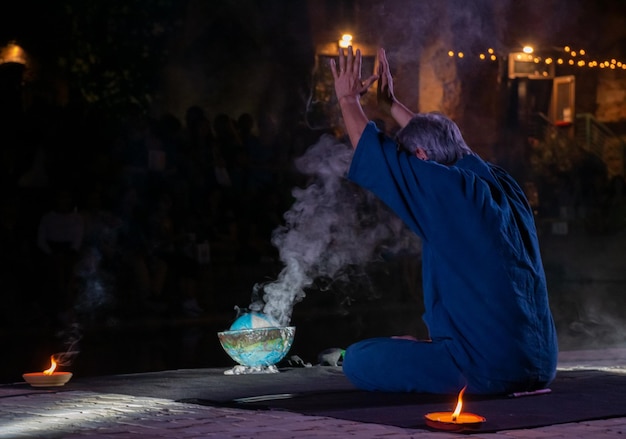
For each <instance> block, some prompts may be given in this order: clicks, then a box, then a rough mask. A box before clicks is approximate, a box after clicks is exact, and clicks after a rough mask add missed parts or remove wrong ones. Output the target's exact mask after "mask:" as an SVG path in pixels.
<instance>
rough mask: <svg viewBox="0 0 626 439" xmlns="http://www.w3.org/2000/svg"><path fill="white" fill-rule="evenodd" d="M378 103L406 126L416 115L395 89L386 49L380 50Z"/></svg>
mask: <svg viewBox="0 0 626 439" xmlns="http://www.w3.org/2000/svg"><path fill="white" fill-rule="evenodd" d="M377 97H378V105H379V106H382V107H385V108H386V110H387V111H388V112H389V113H390V114H391V117H393V119H394V120H395V121H396V122H397V123H398V125H400V127H401V128H404V127H405V126H406V124H408V123H409V121H410V120H411V119H412V118H413V116H415V113H413V112H412V111H411V110H409V109H408V108H407V107H406V106H404V104H402V103H401V102H400V101H399V100H398V99H397V98H396V95H395V94H394V91H393V77H392V76H391V70H390V69H389V62H388V61H387V55H386V53H385V49H382V48H381V49H379V50H378V90H377Z"/></svg>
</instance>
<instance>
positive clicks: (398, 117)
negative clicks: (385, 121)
mask: <svg viewBox="0 0 626 439" xmlns="http://www.w3.org/2000/svg"><path fill="white" fill-rule="evenodd" d="M390 112H391V117H393V120H395V121H396V123H397V124H398V125H400V127H401V128H404V127H405V126H406V125H407V124H408V123H409V121H410V120H411V119H412V118H413V116H415V113H413V112H412V111H411V110H409V109H408V108H407V107H406V106H404V105H403V104H402V103H400V102H399V101H397V100H395V101H394V102H393V103H392V104H391V109H390Z"/></svg>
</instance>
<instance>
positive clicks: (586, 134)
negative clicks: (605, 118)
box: [575, 113, 626, 175]
mask: <svg viewBox="0 0 626 439" xmlns="http://www.w3.org/2000/svg"><path fill="white" fill-rule="evenodd" d="M575 133H576V134H575V136H576V141H577V142H578V143H579V144H580V145H582V146H583V147H584V148H585V149H587V150H588V151H590V152H592V153H594V154H596V155H598V156H600V157H602V156H603V154H604V146H605V145H606V144H607V143H608V142H618V145H619V147H620V148H619V149H620V154H621V161H622V164H623V169H622V175H624V174H626V163H625V162H624V157H625V156H626V143H625V142H624V141H623V140H622V138H621V137H619V136H618V135H616V134H615V133H614V132H613V131H612V130H611V129H610V128H609V127H607V126H606V125H605V124H603V123H602V122H600V121H598V120H597V119H596V118H595V117H594V116H593V115H592V114H589V113H580V114H577V115H576V128H575Z"/></svg>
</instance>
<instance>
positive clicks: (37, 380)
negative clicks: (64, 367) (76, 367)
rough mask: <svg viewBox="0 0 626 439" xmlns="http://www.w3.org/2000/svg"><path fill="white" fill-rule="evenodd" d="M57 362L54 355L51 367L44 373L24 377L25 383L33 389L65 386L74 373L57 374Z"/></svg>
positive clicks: (26, 374)
mask: <svg viewBox="0 0 626 439" xmlns="http://www.w3.org/2000/svg"><path fill="white" fill-rule="evenodd" d="M56 368H57V362H56V361H55V359H54V355H52V356H51V357H50V367H49V368H48V369H46V370H44V371H43V372H31V373H25V374H23V375H22V378H24V381H26V382H27V383H28V384H30V385H31V386H33V387H57V386H64V385H65V383H67V382H68V381H69V380H70V378H72V372H55V369H56Z"/></svg>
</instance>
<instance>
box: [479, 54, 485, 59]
mask: <svg viewBox="0 0 626 439" xmlns="http://www.w3.org/2000/svg"><path fill="white" fill-rule="evenodd" d="M478 57H479V58H480V59H485V58H486V56H485V54H484V53H481V54H480V55H478Z"/></svg>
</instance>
